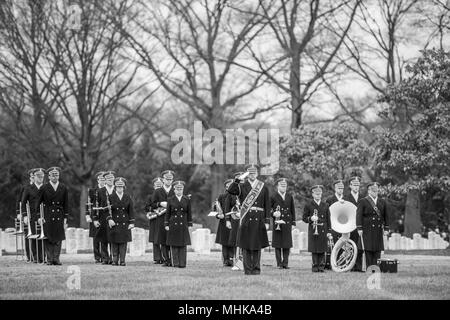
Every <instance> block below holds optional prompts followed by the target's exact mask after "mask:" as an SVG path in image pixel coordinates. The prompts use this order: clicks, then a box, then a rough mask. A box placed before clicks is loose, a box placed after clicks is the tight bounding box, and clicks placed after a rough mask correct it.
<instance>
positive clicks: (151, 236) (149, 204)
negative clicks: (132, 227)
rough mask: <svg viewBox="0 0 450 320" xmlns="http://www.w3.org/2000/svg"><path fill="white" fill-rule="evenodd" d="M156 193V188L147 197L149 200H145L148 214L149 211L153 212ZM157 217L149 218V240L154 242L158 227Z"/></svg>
mask: <svg viewBox="0 0 450 320" xmlns="http://www.w3.org/2000/svg"><path fill="white" fill-rule="evenodd" d="M154 193H155V190H154V191H153V192H152V193H150V195H149V196H148V197H147V201H146V202H145V207H144V211H145V213H146V214H147V213H148V212H152V211H153V209H152V198H153V194H154ZM156 219H157V218H155V219H152V220H149V222H148V226H149V232H148V242H153V241H154V239H155V227H156Z"/></svg>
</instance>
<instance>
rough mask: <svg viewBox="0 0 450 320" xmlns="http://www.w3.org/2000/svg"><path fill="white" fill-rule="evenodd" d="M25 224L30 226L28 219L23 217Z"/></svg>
mask: <svg viewBox="0 0 450 320" xmlns="http://www.w3.org/2000/svg"><path fill="white" fill-rule="evenodd" d="M23 223H25V224H28V217H27V216H25V217H23Z"/></svg>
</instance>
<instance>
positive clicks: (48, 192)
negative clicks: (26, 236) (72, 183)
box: [39, 182, 69, 265]
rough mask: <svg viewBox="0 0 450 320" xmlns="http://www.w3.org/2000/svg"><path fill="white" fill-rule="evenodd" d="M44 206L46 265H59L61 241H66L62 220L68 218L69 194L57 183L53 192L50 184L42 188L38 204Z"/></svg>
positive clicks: (62, 185) (64, 187)
mask: <svg viewBox="0 0 450 320" xmlns="http://www.w3.org/2000/svg"><path fill="white" fill-rule="evenodd" d="M40 203H43V204H44V220H45V223H44V234H45V236H46V237H47V239H46V240H45V251H46V255H47V263H48V264H56V265H60V264H61V262H60V261H59V256H60V254H61V243H62V240H65V239H66V234H65V230H64V219H67V217H68V216H69V192H68V190H67V187H66V186H65V185H64V184H62V183H61V182H59V184H58V187H57V189H56V190H55V189H54V188H53V186H52V184H51V183H50V182H48V183H46V184H45V185H44V186H43V187H42V192H41V193H40V201H39V204H40Z"/></svg>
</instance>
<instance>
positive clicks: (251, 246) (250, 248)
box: [228, 165, 270, 275]
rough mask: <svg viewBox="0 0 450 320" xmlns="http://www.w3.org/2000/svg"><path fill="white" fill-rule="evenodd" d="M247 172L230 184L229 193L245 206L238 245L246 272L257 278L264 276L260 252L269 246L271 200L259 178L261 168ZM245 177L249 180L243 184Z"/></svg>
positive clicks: (254, 167) (252, 166) (243, 207)
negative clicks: (268, 232)
mask: <svg viewBox="0 0 450 320" xmlns="http://www.w3.org/2000/svg"><path fill="white" fill-rule="evenodd" d="M246 169H247V172H246V173H244V175H242V176H241V177H239V178H238V179H235V181H234V182H233V183H232V184H231V185H230V187H229V188H228V192H229V193H230V194H232V195H236V196H238V197H239V201H240V203H241V206H242V210H241V221H240V225H239V229H238V236H237V244H238V247H239V248H241V249H242V253H243V263H244V272H245V274H247V275H256V274H260V273H261V249H263V248H266V247H268V246H269V239H268V238H267V229H268V228H269V222H270V197H269V190H268V189H267V187H266V186H265V185H264V183H263V182H262V181H259V180H258V179H257V177H258V166H256V165H250V166H248V167H247V168H246ZM245 176H248V180H247V181H245V182H244V183H242V185H241V181H243V179H244V178H245ZM249 195H250V196H249ZM248 196H249V197H248Z"/></svg>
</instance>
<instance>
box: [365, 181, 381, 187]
mask: <svg viewBox="0 0 450 320" xmlns="http://www.w3.org/2000/svg"><path fill="white" fill-rule="evenodd" d="M375 185H376V186H378V187H379V186H380V184H379V183H378V182H376V181H373V182H369V183H368V184H367V188H370V187H372V186H375Z"/></svg>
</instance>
